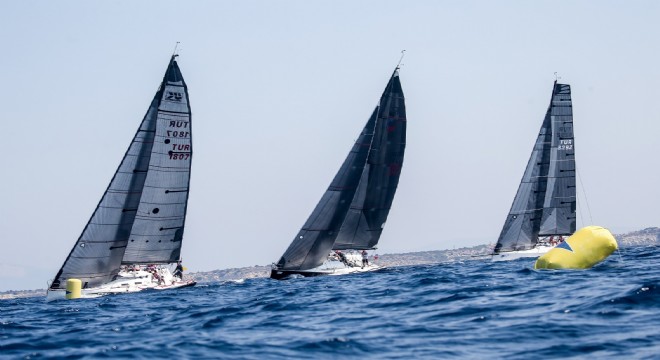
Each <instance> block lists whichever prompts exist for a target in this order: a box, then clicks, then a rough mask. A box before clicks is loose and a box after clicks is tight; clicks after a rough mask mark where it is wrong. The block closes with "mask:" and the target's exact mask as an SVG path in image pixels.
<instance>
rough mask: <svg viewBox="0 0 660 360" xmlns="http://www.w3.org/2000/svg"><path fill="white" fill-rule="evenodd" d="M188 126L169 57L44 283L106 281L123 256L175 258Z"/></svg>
mask: <svg viewBox="0 0 660 360" xmlns="http://www.w3.org/2000/svg"><path fill="white" fill-rule="evenodd" d="M191 157H192V132H191V128H190V106H189V102H188V90H187V87H186V84H185V82H184V80H183V77H182V75H181V71H180V70H179V67H178V65H177V62H176V55H175V56H172V58H171V60H170V63H169V66H168V68H167V71H166V72H165V76H164V78H163V82H162V83H161V85H160V88H159V89H158V91H157V93H156V95H155V96H154V99H153V100H152V102H151V105H150V106H149V109H148V110H147V113H146V115H145V116H144V119H143V120H142V123H141V124H140V127H139V128H138V130H137V132H136V134H135V136H134V138H133V141H132V142H131V144H130V146H129V148H128V150H127V151H126V154H125V155H124V158H123V159H122V161H121V164H120V165H119V168H118V169H117V171H116V172H115V175H114V177H113V178H112V180H111V181H110V184H109V185H108V188H107V189H106V191H105V193H104V194H103V197H102V198H101V201H100V202H99V204H98V205H97V207H96V210H95V211H94V213H93V214H92V217H91V218H90V220H89V222H88V223H87V225H86V226H85V229H84V230H83V232H82V234H81V235H80V238H79V239H78V241H77V242H76V244H75V246H74V247H73V249H72V250H71V252H70V253H69V256H68V257H67V259H66V261H65V262H64V264H63V265H62V268H61V269H60V270H59V272H58V273H57V275H56V276H55V279H54V281H53V283H52V284H51V286H50V288H51V289H62V288H64V287H65V286H66V280H67V279H69V278H76V279H80V280H81V281H82V283H83V287H84V288H88V287H96V286H99V285H102V284H104V283H107V282H109V281H112V280H113V279H114V278H115V277H116V275H117V274H118V272H119V267H120V265H121V264H122V263H170V262H173V261H176V260H178V258H179V254H180V249H181V239H182V236H183V226H184V222H185V214H186V205H187V200H188V188H189V180H190V164H191Z"/></svg>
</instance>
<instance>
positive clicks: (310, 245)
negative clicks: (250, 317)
mask: <svg viewBox="0 0 660 360" xmlns="http://www.w3.org/2000/svg"><path fill="white" fill-rule="evenodd" d="M377 115H378V107H376V109H375V110H374V112H373V114H372V115H371V117H370V118H369V121H367V124H366V125H365V126H364V128H363V129H362V132H361V134H360V137H359V138H358V139H357V140H356V141H355V144H354V145H353V148H352V149H351V151H350V152H349V154H348V156H347V157H346V160H344V163H343V164H342V166H341V167H340V168H339V171H338V172H337V174H336V175H335V177H334V179H333V180H332V182H331V183H330V186H329V187H328V189H327V190H326V192H325V193H324V194H323V197H321V200H320V201H319V203H318V204H317V205H316V207H315V208H314V211H312V214H311V215H310V216H309V218H308V219H307V221H306V222H305V224H304V225H303V227H302V229H300V231H299V232H298V235H297V236H296V238H295V239H293V242H291V245H289V248H288V249H287V250H286V251H285V252H284V255H282V258H280V260H279V262H278V263H277V266H278V268H280V269H284V270H307V269H312V268H315V267H317V266H319V265H321V264H322V263H323V261H324V260H325V259H326V257H327V256H328V253H329V252H330V250H331V249H332V244H334V242H335V239H336V237H337V233H338V232H339V229H340V228H341V224H342V222H343V221H344V218H345V217H346V212H347V211H348V208H349V206H350V205H351V201H352V199H353V196H354V195H355V192H356V190H357V188H358V185H359V183H360V177H361V175H362V169H363V168H364V165H365V163H366V161H367V156H368V154H369V147H370V145H371V140H372V138H373V135H374V126H375V124H376V117H377Z"/></svg>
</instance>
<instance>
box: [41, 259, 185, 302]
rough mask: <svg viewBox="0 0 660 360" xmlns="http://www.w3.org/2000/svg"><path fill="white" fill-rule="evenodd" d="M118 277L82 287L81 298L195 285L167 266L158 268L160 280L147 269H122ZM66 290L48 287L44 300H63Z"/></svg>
mask: <svg viewBox="0 0 660 360" xmlns="http://www.w3.org/2000/svg"><path fill="white" fill-rule="evenodd" d="M119 275H120V276H119V278H118V279H117V280H113V281H111V282H109V283H107V284H103V285H101V286H99V287H95V288H89V289H82V290H81V292H80V298H81V299H92V298H97V297H100V296H105V295H112V294H127V293H135V292H139V291H143V290H150V289H153V290H169V289H179V288H184V287H190V286H195V284H197V282H196V281H195V280H193V279H184V280H180V279H178V278H177V277H174V276H173V275H172V273H171V272H170V271H169V269H168V268H166V267H163V268H160V269H158V275H159V277H160V281H159V280H157V279H155V278H154V275H153V274H152V273H150V272H148V271H144V270H139V271H130V272H128V271H124V272H120V273H119ZM65 299H66V290H64V289H50V290H48V292H47V294H46V301H53V300H65Z"/></svg>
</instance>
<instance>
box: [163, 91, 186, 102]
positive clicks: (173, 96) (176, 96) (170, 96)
mask: <svg viewBox="0 0 660 360" xmlns="http://www.w3.org/2000/svg"><path fill="white" fill-rule="evenodd" d="M165 99H167V100H170V101H181V99H183V94H182V93H180V92H174V91H168V92H167V95H166V96H165Z"/></svg>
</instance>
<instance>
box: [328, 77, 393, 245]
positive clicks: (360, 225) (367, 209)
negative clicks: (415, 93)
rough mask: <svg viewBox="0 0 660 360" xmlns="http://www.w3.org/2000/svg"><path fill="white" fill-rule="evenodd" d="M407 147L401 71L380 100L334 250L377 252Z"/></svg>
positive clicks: (391, 80)
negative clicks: (361, 170) (357, 184)
mask: <svg viewBox="0 0 660 360" xmlns="http://www.w3.org/2000/svg"><path fill="white" fill-rule="evenodd" d="M405 147H406V108H405V99H404V95H403V90H402V87H401V82H400V79H399V73H398V69H397V70H395V72H394V74H393V75H392V77H391V78H390V81H389V83H388V84H387V86H386V88H385V91H384V92H383V95H382V97H381V99H380V111H379V113H378V119H377V121H376V128H375V134H374V139H373V141H372V144H371V150H370V152H369V157H368V160H367V166H366V167H365V169H364V173H363V175H362V178H361V180H360V191H358V193H357V194H356V196H355V197H354V198H353V201H352V203H351V207H350V210H349V212H348V214H347V215H346V219H345V220H344V223H343V226H342V228H341V231H340V233H339V235H338V236H337V239H336V240H335V244H334V245H333V249H335V250H340V249H373V248H374V247H375V246H376V244H378V240H379V239H380V235H381V233H382V231H383V227H384V226H385V221H386V220H387V216H388V214H389V211H390V208H391V207H392V201H393V200H394V194H395V193H396V189H397V186H398V184H399V177H400V174H401V167H402V166H403V157H404V152H405Z"/></svg>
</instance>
